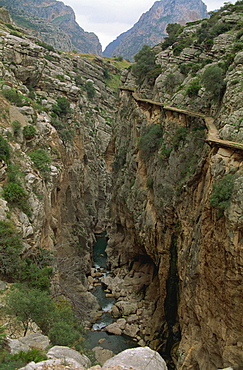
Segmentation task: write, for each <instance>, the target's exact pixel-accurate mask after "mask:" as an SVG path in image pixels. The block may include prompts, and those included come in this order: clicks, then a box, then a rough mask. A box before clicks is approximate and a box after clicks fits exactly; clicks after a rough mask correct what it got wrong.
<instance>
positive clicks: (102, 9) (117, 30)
mask: <svg viewBox="0 0 243 370" xmlns="http://www.w3.org/2000/svg"><path fill="white" fill-rule="evenodd" d="M62 2H64V3H65V4H66V5H69V6H71V7H72V8H73V10H74V12H75V14H76V21H77V22H78V24H79V25H80V27H82V28H83V29H84V30H85V31H88V32H94V33H95V34H96V35H97V36H98V38H99V40H100V43H101V44H102V49H103V50H104V49H105V47H106V46H107V45H108V44H109V43H110V42H111V41H113V40H115V39H116V38H117V36H119V35H120V34H121V33H122V32H125V31H127V30H129V29H130V28H131V27H132V26H133V25H134V24H135V23H136V22H137V21H138V20H139V18H140V16H141V15H142V13H145V12H147V11H148V10H149V9H150V8H151V7H152V5H153V4H154V2H155V0H62ZM230 2H231V3H233V4H234V3H235V1H230ZM204 3H205V4H206V5H207V9H208V11H211V10H215V9H219V8H220V7H221V6H223V5H224V3H225V1H224V0H204Z"/></svg>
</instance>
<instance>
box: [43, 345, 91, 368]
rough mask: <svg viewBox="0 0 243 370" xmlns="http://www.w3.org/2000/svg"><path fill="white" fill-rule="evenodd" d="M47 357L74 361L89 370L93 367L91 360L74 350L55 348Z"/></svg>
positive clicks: (61, 347)
mask: <svg viewBox="0 0 243 370" xmlns="http://www.w3.org/2000/svg"><path fill="white" fill-rule="evenodd" d="M47 356H48V357H49V358H52V359H62V360H66V359H73V360H75V361H76V362H78V363H79V364H80V365H82V366H84V367H86V368H88V367H89V366H90V365H91V362H90V360H89V358H88V357H87V356H85V355H81V354H80V353H79V352H77V351H75V350H74V349H71V348H68V347H64V346H54V347H52V348H51V349H50V350H49V351H48V352H47Z"/></svg>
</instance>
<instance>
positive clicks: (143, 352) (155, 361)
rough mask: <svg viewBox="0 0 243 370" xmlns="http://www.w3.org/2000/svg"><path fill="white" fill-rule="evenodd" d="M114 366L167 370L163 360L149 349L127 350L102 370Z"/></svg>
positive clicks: (139, 369) (111, 360)
mask: <svg viewBox="0 0 243 370" xmlns="http://www.w3.org/2000/svg"><path fill="white" fill-rule="evenodd" d="M112 366H114V367H115V366H121V367H122V366H125V367H126V366H127V367H128V368H129V366H130V367H131V368H132V369H134V370H141V369H145V368H146V370H167V366H166V363H165V361H164V360H163V358H162V357H161V356H160V355H159V354H158V353H157V352H155V351H153V350H152V349H150V348H149V347H138V348H132V349H126V350H125V351H122V352H120V353H119V354H118V355H116V356H114V357H112V358H111V359H109V360H107V361H106V362H105V363H104V365H103V367H102V369H104V370H105V369H106V370H108V369H109V368H111V367H112Z"/></svg>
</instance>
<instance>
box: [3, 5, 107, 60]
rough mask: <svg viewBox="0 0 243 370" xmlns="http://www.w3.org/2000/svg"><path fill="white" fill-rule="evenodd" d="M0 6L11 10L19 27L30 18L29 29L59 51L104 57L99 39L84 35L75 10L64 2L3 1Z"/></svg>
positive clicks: (87, 33) (91, 33) (92, 34)
mask: <svg viewBox="0 0 243 370" xmlns="http://www.w3.org/2000/svg"><path fill="white" fill-rule="evenodd" d="M0 5H2V6H4V7H5V8H6V9H8V10H9V12H10V15H11V17H12V18H13V20H14V22H15V23H17V24H18V25H20V26H22V25H25V24H26V21H25V20H26V18H27V20H28V27H27V28H28V29H31V30H32V33H33V34H34V35H35V36H37V37H38V38H40V39H42V40H43V41H44V42H46V43H48V44H50V45H52V46H53V47H55V48H56V49H58V50H64V51H72V50H73V49H76V50H77V51H79V52H82V53H87V54H97V55H101V54H102V47H101V44H100V42H99V39H98V37H97V36H96V35H95V34H94V33H93V32H86V31H84V30H83V28H82V27H80V25H79V24H78V23H77V22H76V16H75V13H74V10H73V9H72V8H71V7H70V6H68V5H65V4H64V3H63V2H62V1H56V0H48V1H44V0H40V1H35V0H27V1H24V0H18V1H17V0H0ZM23 12H24V13H23ZM31 15H32V17H31ZM33 15H34V17H33ZM62 40H64V41H62Z"/></svg>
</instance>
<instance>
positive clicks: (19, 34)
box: [10, 31, 23, 39]
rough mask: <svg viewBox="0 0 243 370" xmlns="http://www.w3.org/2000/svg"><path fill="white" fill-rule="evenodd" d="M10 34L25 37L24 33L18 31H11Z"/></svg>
mask: <svg viewBox="0 0 243 370" xmlns="http://www.w3.org/2000/svg"><path fill="white" fill-rule="evenodd" d="M10 35H13V36H17V37H20V38H21V39H22V38H23V35H22V34H21V33H20V32H18V31H11V32H10Z"/></svg>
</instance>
